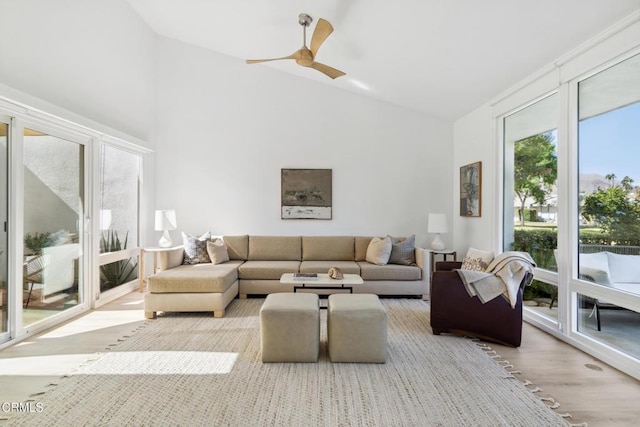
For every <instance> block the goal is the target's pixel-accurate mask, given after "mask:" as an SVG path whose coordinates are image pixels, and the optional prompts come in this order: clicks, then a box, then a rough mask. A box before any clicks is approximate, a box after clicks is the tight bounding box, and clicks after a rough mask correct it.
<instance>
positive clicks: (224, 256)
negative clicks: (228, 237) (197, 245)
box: [207, 239, 229, 264]
mask: <svg viewBox="0 0 640 427" xmlns="http://www.w3.org/2000/svg"><path fill="white" fill-rule="evenodd" d="M207 253H208V254H209V258H211V262H212V263H213V264H222V263H223V262H227V261H229V252H228V251H227V244H226V243H225V242H224V241H223V240H222V239H215V240H208V241H207Z"/></svg>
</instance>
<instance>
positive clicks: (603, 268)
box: [578, 252, 613, 285]
mask: <svg viewBox="0 0 640 427" xmlns="http://www.w3.org/2000/svg"><path fill="white" fill-rule="evenodd" d="M578 261H579V263H580V267H579V273H580V274H582V275H585V276H589V277H590V278H592V279H593V280H594V281H595V282H596V283H599V284H601V285H610V284H611V281H612V280H613V279H612V278H611V272H610V269H609V260H608V258H607V252H596V253H593V254H580V255H579V259H578Z"/></svg>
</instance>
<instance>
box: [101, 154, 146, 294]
mask: <svg viewBox="0 0 640 427" xmlns="http://www.w3.org/2000/svg"><path fill="white" fill-rule="evenodd" d="M100 161H101V167H100V200H101V207H100V232H101V238H100V253H101V254H102V255H101V256H100V292H105V291H107V290H109V289H113V288H115V287H117V286H120V285H122V284H124V283H127V282H130V281H132V280H135V279H136V278H137V277H138V255H137V248H138V239H139V233H138V225H139V199H140V194H139V193H140V162H141V158H140V156H139V155H137V154H133V153H130V152H128V151H124V150H121V149H119V148H115V147H112V146H109V145H105V144H103V145H102V146H101V150H100Z"/></svg>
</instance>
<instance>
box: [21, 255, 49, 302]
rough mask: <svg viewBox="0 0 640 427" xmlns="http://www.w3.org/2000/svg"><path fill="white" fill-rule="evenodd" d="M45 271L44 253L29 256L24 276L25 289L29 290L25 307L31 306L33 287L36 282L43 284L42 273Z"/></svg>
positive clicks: (24, 266) (24, 267)
mask: <svg viewBox="0 0 640 427" xmlns="http://www.w3.org/2000/svg"><path fill="white" fill-rule="evenodd" d="M43 272H44V257H43V256H42V255H35V256H32V257H28V259H27V260H26V261H25V262H24V264H23V278H24V290H25V291H28V292H29V294H28V296H27V300H26V301H25V303H24V308H29V301H30V300H31V294H32V293H33V287H34V286H35V284H36V283H38V284H41V283H42V282H43V278H42V274H43Z"/></svg>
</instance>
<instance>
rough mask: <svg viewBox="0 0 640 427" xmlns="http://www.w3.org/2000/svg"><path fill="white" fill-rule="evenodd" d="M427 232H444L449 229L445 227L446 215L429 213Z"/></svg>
mask: <svg viewBox="0 0 640 427" xmlns="http://www.w3.org/2000/svg"><path fill="white" fill-rule="evenodd" d="M427 231H428V232H429V233H446V232H448V231H449V228H448V227H447V215H445V214H429V226H428V229H427Z"/></svg>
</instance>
